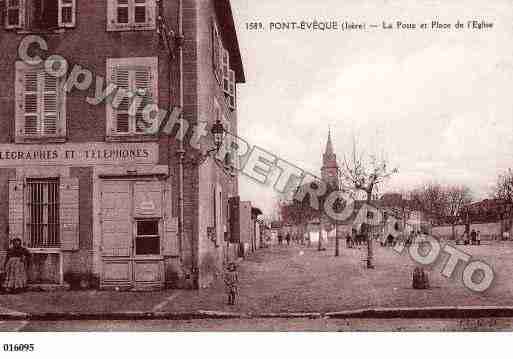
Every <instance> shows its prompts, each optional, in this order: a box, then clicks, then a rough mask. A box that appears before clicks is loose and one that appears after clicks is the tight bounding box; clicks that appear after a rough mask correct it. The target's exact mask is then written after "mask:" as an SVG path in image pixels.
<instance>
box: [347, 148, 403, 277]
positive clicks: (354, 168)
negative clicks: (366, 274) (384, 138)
mask: <svg viewBox="0 0 513 359" xmlns="http://www.w3.org/2000/svg"><path fill="white" fill-rule="evenodd" d="M397 172H398V169H397V168H389V165H388V161H387V160H386V159H385V158H384V156H381V157H378V156H377V155H375V154H371V155H366V154H365V152H364V151H358V150H357V145H356V140H354V139H353V150H352V153H351V154H350V155H349V156H344V162H343V165H342V168H341V170H340V175H341V181H342V183H343V186H344V187H345V188H346V189H349V190H351V191H354V192H356V193H358V192H359V193H363V194H364V195H365V201H366V203H367V204H368V205H370V204H371V202H372V200H373V198H374V196H375V195H376V194H377V192H378V190H379V186H380V185H382V184H383V182H385V181H386V180H388V179H389V178H390V177H392V176H393V175H394V174H396V173H397ZM367 237H368V238H367V268H374V265H373V243H372V242H373V239H372V237H371V236H369V235H367Z"/></svg>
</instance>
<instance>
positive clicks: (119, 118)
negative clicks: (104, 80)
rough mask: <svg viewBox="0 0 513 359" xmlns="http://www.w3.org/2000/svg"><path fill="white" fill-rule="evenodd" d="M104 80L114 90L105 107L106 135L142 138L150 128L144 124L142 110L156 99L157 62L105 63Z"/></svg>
mask: <svg viewBox="0 0 513 359" xmlns="http://www.w3.org/2000/svg"><path fill="white" fill-rule="evenodd" d="M107 76H108V78H110V79H111V82H112V83H113V84H115V85H116V86H117V93H116V95H115V97H114V100H113V101H111V102H110V103H109V104H108V105H107V106H106V107H107V119H108V123H107V125H108V126H107V131H108V132H109V135H112V136H122V135H137V134H140V135H143V134H145V133H146V130H147V129H148V128H150V127H151V126H152V124H151V123H146V122H145V121H144V108H145V107H146V106H147V105H149V104H153V103H156V102H157V99H158V96H157V92H158V79H157V77H158V60H157V58H154V57H149V58H124V59H108V60H107ZM120 91H121V92H120ZM116 97H118V100H119V101H116Z"/></svg>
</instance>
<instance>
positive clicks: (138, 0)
mask: <svg viewBox="0 0 513 359" xmlns="http://www.w3.org/2000/svg"><path fill="white" fill-rule="evenodd" d="M156 15H157V14H156V1H155V0H108V2H107V16H108V20H107V30H108V31H126V30H154V29H155V28H156Z"/></svg>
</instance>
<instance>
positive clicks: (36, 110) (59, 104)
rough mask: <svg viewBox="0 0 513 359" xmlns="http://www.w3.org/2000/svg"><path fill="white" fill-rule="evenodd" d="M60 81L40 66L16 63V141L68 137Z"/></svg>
mask: <svg viewBox="0 0 513 359" xmlns="http://www.w3.org/2000/svg"><path fill="white" fill-rule="evenodd" d="M65 118H66V115H65V92H64V91H63V90H62V86H61V80H60V79H58V78H56V77H54V76H52V75H49V74H47V73H46V71H44V69H43V68H42V67H39V66H29V65H27V64H25V63H23V62H17V63H16V137H17V138H20V137H60V136H64V135H65V129H66V124H65Z"/></svg>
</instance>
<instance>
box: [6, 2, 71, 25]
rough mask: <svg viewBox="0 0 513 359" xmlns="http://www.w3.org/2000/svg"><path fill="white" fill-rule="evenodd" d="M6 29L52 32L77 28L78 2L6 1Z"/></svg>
mask: <svg viewBox="0 0 513 359" xmlns="http://www.w3.org/2000/svg"><path fill="white" fill-rule="evenodd" d="M5 4H6V9H5V12H4V14H5V18H4V22H5V28H6V29H24V30H33V31H34V30H36V31H37V30H52V29H57V28H61V27H74V26H75V8H76V0H6V1H5Z"/></svg>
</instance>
